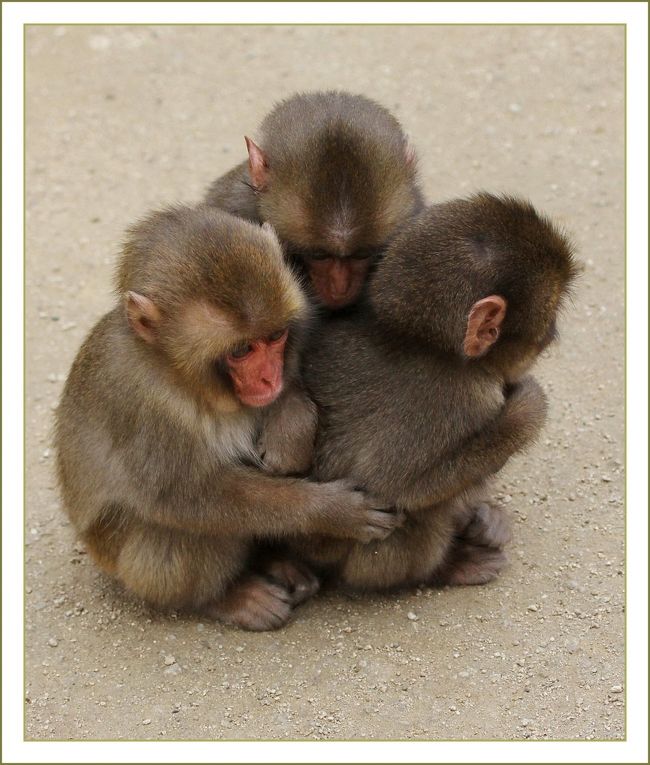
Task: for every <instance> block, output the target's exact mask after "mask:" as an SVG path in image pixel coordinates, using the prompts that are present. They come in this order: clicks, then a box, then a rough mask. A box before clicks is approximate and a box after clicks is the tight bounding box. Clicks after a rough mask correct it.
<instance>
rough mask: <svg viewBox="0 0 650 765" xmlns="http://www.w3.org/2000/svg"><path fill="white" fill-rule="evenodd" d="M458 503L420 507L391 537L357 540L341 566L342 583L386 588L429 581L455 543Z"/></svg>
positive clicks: (355, 586) (356, 586) (358, 586)
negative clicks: (375, 540)
mask: <svg viewBox="0 0 650 765" xmlns="http://www.w3.org/2000/svg"><path fill="white" fill-rule="evenodd" d="M455 512H456V506H455V505H454V504H453V503H447V504H444V505H441V506H438V507H435V508H432V509H431V510H429V511H424V512H423V511H418V513H417V514H415V515H411V516H408V517H407V520H406V523H405V524H404V526H403V527H402V528H400V529H397V530H396V531H394V532H393V534H391V536H390V537H388V539H385V540H384V541H382V542H379V543H370V544H367V545H360V544H354V545H353V546H352V547H351V549H350V553H349V554H348V556H347V558H346V559H345V561H344V563H343V564H342V566H341V568H340V573H339V580H340V581H341V583H343V584H345V585H347V586H349V587H352V588H354V589H362V590H384V589H391V588H394V587H402V586H406V585H411V584H419V583H421V582H426V581H429V580H430V579H431V578H432V576H433V574H434V572H435V571H436V570H437V569H438V568H439V567H440V566H441V565H442V564H443V562H444V561H445V558H446V556H447V555H448V553H449V550H450V548H451V547H452V545H453V540H454V530H455Z"/></svg>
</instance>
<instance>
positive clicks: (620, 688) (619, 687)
mask: <svg viewBox="0 0 650 765" xmlns="http://www.w3.org/2000/svg"><path fill="white" fill-rule="evenodd" d="M609 692H610V693H623V686H622V685H612V687H611V688H610V689H609Z"/></svg>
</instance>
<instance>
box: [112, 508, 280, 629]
mask: <svg viewBox="0 0 650 765" xmlns="http://www.w3.org/2000/svg"><path fill="white" fill-rule="evenodd" d="M248 554H249V543H248V542H247V541H246V540H243V539H238V538H236V537H212V536H208V535H202V536H199V535H195V534H187V533H183V532H179V531H169V530H168V529H165V528H163V527H160V526H156V525H154V524H145V523H134V524H132V526H131V528H130V531H129V533H128V536H127V537H126V539H125V541H124V544H123V546H122V549H121V550H120V552H119V555H118V557H117V561H116V565H115V570H114V574H115V576H116V577H117V579H119V580H120V581H121V582H122V583H123V584H124V585H125V586H126V587H127V588H128V589H129V590H131V591H132V592H134V593H135V594H136V595H139V596H140V597H142V598H144V599H145V600H147V601H149V602H150V603H152V604H153V605H155V606H157V607H159V608H163V609H165V608H187V609H190V610H192V611H199V612H205V613H207V614H209V615H210V616H213V617H216V618H219V619H221V620H222V621H224V622H227V623H230V624H236V625H238V626H240V627H243V628H244V629H250V630H267V629H277V628H278V627H280V626H282V625H283V624H285V623H286V622H287V620H288V619H289V616H290V614H291V598H290V596H289V593H288V592H287V590H286V589H284V588H283V587H281V586H280V585H277V584H274V583H272V582H269V581H267V580H265V579H263V578H261V577H257V576H253V575H246V574H245V573H244V571H245V565H246V563H247V560H248Z"/></svg>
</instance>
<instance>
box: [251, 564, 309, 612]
mask: <svg viewBox="0 0 650 765" xmlns="http://www.w3.org/2000/svg"><path fill="white" fill-rule="evenodd" d="M262 573H263V574H264V575H265V576H267V577H268V578H269V579H270V580H271V581H273V582H275V583H276V584H279V585H280V586H281V587H283V588H284V589H285V590H286V591H287V592H288V593H289V596H290V597H291V605H292V606H297V605H300V603H304V602H305V601H306V600H308V599H309V598H311V597H312V595H315V594H316V593H317V592H318V590H319V588H320V581H319V579H318V577H317V576H316V575H315V574H314V573H313V572H312V571H311V570H310V569H309V568H308V567H307V566H305V565H304V564H303V563H298V562H297V561H291V560H288V559H286V558H284V559H281V558H278V559H277V560H273V561H271V562H270V563H269V564H268V566H266V567H265V568H264V570H263V572H262Z"/></svg>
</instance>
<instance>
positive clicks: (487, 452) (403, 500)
mask: <svg viewBox="0 0 650 765" xmlns="http://www.w3.org/2000/svg"><path fill="white" fill-rule="evenodd" d="M546 411H547V399H546V394H545V393H544V391H543V390H542V388H541V387H540V385H539V384H538V383H537V382H536V381H535V380H534V379H533V378H532V377H525V378H523V379H522V380H521V381H520V382H519V383H517V385H516V386H514V388H512V390H511V391H509V392H508V394H507V397H506V401H505V404H504V406H503V409H502V410H501V412H500V413H499V415H498V416H497V417H496V418H495V419H494V420H492V421H491V422H490V423H488V424H487V425H486V426H485V427H484V428H483V429H482V430H481V431H479V432H478V433H476V434H475V435H473V436H471V437H470V438H468V439H466V440H465V441H464V442H462V443H461V444H459V445H458V447H456V448H455V449H454V450H453V451H449V452H447V453H446V454H444V455H442V456H441V457H440V459H439V460H438V461H437V462H436V464H435V465H433V466H432V467H431V469H430V470H427V471H426V472H423V473H421V474H420V475H419V476H417V477H416V478H415V479H414V480H412V481H410V482H409V483H408V485H406V486H405V487H404V489H403V492H402V496H400V497H399V499H398V504H399V506H400V507H402V506H403V507H405V508H408V509H414V510H415V509H420V508H425V507H430V506H431V505H433V504H437V503H439V502H443V501H446V500H448V499H451V498H452V497H454V496H456V495H457V494H459V493H461V492H462V491H464V490H466V489H468V488H470V487H471V486H473V485H475V484H477V483H479V482H480V481H482V480H483V479H485V478H487V477H488V476H490V475H493V474H494V473H496V472H498V471H499V470H500V469H501V468H502V467H503V466H504V465H505V464H506V462H507V461H508V459H509V458H510V457H511V456H512V455H513V454H515V453H516V452H518V451H522V450H523V449H524V448H525V447H526V446H528V445H529V444H530V443H532V442H533V441H534V440H535V439H536V438H537V436H538V434H539V431H540V430H541V428H542V425H543V424H544V421H545V419H546Z"/></svg>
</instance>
